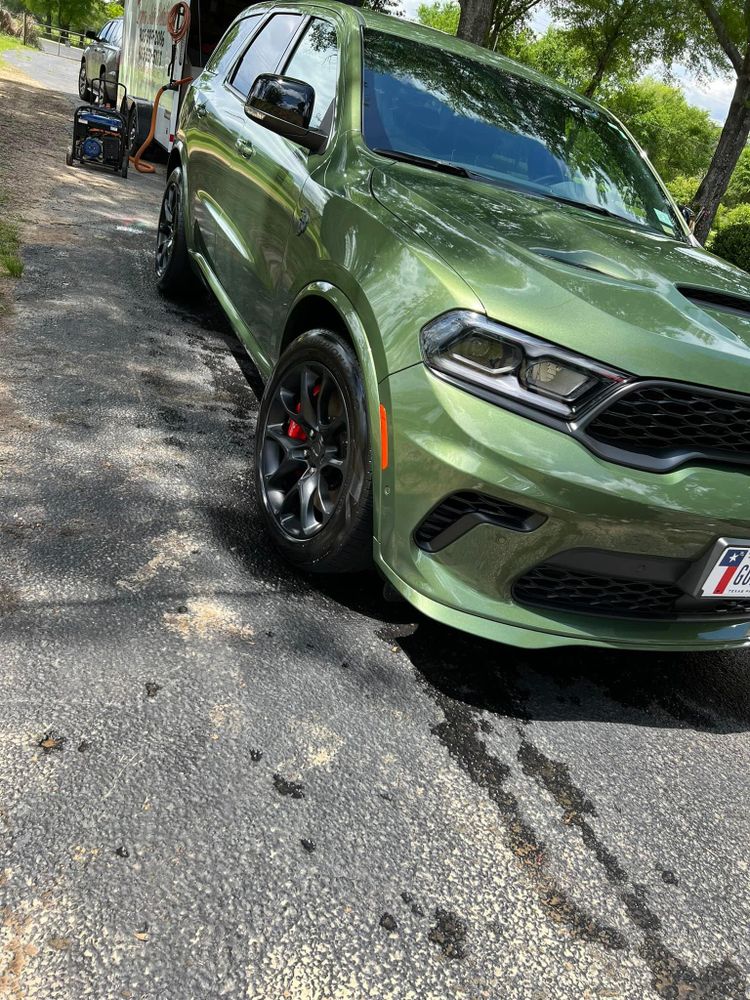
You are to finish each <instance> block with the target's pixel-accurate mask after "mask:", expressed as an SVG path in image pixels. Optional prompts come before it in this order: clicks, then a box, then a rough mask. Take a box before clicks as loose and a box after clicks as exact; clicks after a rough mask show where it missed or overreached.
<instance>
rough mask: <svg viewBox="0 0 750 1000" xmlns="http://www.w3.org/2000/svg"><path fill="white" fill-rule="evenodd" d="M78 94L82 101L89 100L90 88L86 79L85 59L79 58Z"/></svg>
mask: <svg viewBox="0 0 750 1000" xmlns="http://www.w3.org/2000/svg"><path fill="white" fill-rule="evenodd" d="M78 96H79V97H80V98H81V100H82V101H90V100H91V90H90V89H89V84H88V80H87V79H86V60H85V59H82V60H81V68H80V70H79V71H78Z"/></svg>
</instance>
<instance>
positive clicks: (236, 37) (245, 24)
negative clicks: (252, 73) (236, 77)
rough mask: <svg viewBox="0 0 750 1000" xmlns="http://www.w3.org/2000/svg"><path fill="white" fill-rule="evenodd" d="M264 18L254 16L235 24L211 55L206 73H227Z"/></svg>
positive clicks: (260, 15) (258, 15) (259, 15)
mask: <svg viewBox="0 0 750 1000" xmlns="http://www.w3.org/2000/svg"><path fill="white" fill-rule="evenodd" d="M262 17H263V15H262V14H253V16H252V17H244V18H243V19H242V20H241V21H237V23H236V24H233V25H232V27H231V28H230V29H229V31H227V32H226V34H225V35H224V37H223V38H222V40H221V41H220V42H219V44H218V45H217V46H216V48H215V49H214V50H213V52H212V53H211V58H210V59H209V60H208V62H207V63H206V72H207V73H212V74H215V73H220V72H222V70H224V71H226V70H227V69H228V68H229V64H230V63H231V62H232V60H233V59H234V57H235V56H236V55H237V53H238V52H239V50H240V49H241V48H242V46H243V45H244V44H245V42H246V41H247V39H248V38H249V37H250V35H252V33H253V32H254V31H255V29H256V27H257V25H258V22H259V21H260V19H261V18H262Z"/></svg>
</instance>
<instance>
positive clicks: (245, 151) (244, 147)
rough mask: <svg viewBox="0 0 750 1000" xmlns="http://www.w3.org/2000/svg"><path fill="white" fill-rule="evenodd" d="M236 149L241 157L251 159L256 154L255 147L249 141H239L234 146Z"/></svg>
mask: <svg viewBox="0 0 750 1000" xmlns="http://www.w3.org/2000/svg"><path fill="white" fill-rule="evenodd" d="M234 148H235V149H236V150H237V152H238V153H239V154H240V156H245V157H250V156H252V155H253V153H254V152H255V146H253V144H252V143H251V142H250V140H249V139H238V140H237V142H235V144H234Z"/></svg>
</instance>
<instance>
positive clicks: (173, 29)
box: [130, 0, 193, 174]
mask: <svg viewBox="0 0 750 1000" xmlns="http://www.w3.org/2000/svg"><path fill="white" fill-rule="evenodd" d="M180 15H182V24H181V25H180V26H179V28H178V27H177V21H178V19H179V18H180ZM189 30H190V8H189V7H188V5H187V4H186V3H183V2H182V0H178V3H176V4H174V5H173V6H172V7H171V8H170V11H169V14H168V15H167V31H168V32H169V36H170V38H171V39H172V45H173V46H176V45H179V43H180V42H181V41H182V39H183V38H184V37H185V36H186V35H187V33H188V31H189ZM172 55H173V56H174V50H173V52H172ZM192 79H193V78H192V76H185V77H183V78H182V80H170V82H169V83H166V84H164V86H163V87H159V89H158V90H157V92H156V99H155V100H154V109H153V111H152V112H151V127H150V128H149V130H148V135H147V136H146V139H145V141H144V143H143V145H142V146H141V148H140V149H139V150H138V152H137V153H136V154H135V156H131V157H130V162H131V163H132V164H133V166H134V167H135V169H136V170H138V171H140V172H141V173H142V174H153V173H156V168H155V167H152V166H151V164H150V163H142V162H141V157H142V156H143V154H144V153H145V152H146V150H147V149H148V147H149V146H150V145H151V143H152V141H153V138H154V134H155V133H156V113H157V111H158V110H159V101H160V100H161V95H162V94H163V93H164V91H165V90H177V88H178V87H181V86H182V85H183V84H184V83H190V81H191V80H192Z"/></svg>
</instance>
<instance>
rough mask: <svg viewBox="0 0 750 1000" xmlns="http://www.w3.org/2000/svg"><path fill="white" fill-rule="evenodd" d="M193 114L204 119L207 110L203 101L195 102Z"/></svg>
mask: <svg viewBox="0 0 750 1000" xmlns="http://www.w3.org/2000/svg"><path fill="white" fill-rule="evenodd" d="M195 113H196V115H197V116H198V117H199V118H205V117H206V115H207V114H208V108H207V107H206V104H205V101H196V102H195Z"/></svg>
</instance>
